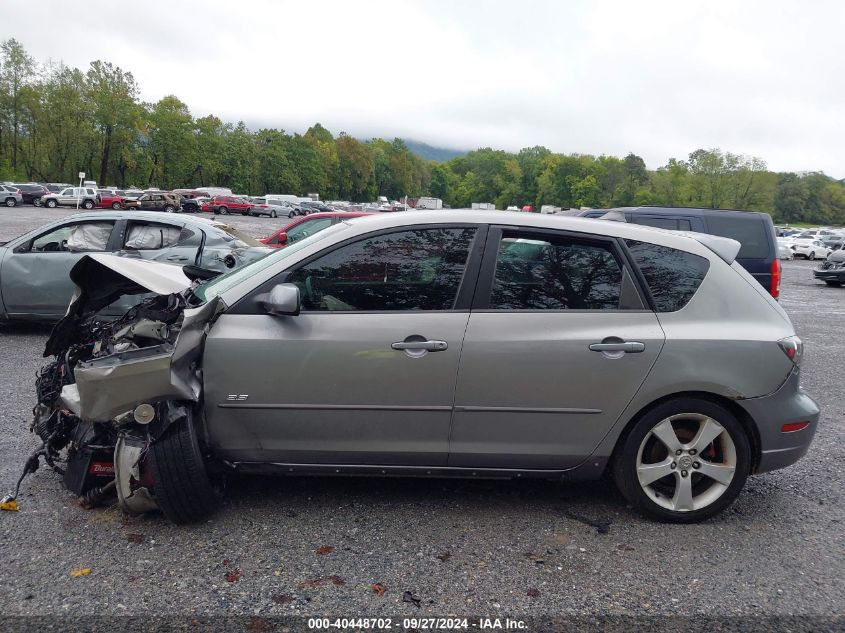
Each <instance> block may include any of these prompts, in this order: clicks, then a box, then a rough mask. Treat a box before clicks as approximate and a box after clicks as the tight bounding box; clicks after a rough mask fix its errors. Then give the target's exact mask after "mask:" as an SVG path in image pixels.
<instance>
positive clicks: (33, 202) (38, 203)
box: [32, 198, 41, 207]
mask: <svg viewBox="0 0 845 633" xmlns="http://www.w3.org/2000/svg"><path fill="white" fill-rule="evenodd" d="M32 204H34V205H35V206H36V207H40V206H41V198H34V199H33V200H32Z"/></svg>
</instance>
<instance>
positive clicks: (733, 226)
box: [579, 207, 781, 297]
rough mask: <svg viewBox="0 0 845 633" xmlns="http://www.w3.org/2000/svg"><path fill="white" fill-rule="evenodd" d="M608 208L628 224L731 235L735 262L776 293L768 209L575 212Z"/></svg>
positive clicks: (777, 284) (775, 257) (774, 248)
mask: <svg viewBox="0 0 845 633" xmlns="http://www.w3.org/2000/svg"><path fill="white" fill-rule="evenodd" d="M609 211H616V212H618V213H619V214H621V215H622V216H623V217H624V218H625V221H626V222H630V223H632V224H641V225H644V226H653V227H656V228H660V229H668V230H670V231H695V232H697V233H709V234H710V235H718V236H721V237H729V238H731V239H734V240H736V241H737V242H739V243H740V244H741V245H742V246H741V247H740V249H739V254H738V255H737V257H736V261H737V263H739V265H740V266H742V267H743V268H745V270H747V271H748V272H749V273H751V275H752V276H753V277H754V279H756V280H757V281H758V282H760V285H761V286H763V287H764V288H765V289H766V290H768V291H769V293H770V294H771V295H772V296H773V297H777V296H778V295H779V294H780V279H781V264H780V259H778V249H777V244H776V243H775V227H774V224H773V223H772V218H771V216H770V215H769V214H768V213H757V212H753V211H736V210H732V209H693V208H685V207H623V208H618V209H589V210H586V211H582V212H581V213H580V214H579V215H581V216H583V217H588V218H599V217H601V216H603V215H604V214H606V213H608V212H609Z"/></svg>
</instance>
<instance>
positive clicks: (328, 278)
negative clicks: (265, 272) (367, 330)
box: [288, 228, 476, 312]
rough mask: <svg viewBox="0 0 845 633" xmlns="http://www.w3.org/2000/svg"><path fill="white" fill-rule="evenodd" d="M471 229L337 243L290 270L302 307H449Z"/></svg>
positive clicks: (415, 232)
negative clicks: (340, 245)
mask: <svg viewBox="0 0 845 633" xmlns="http://www.w3.org/2000/svg"><path fill="white" fill-rule="evenodd" d="M475 232H476V229H475V228H426V229H414V230H408V231H401V232H397V233H388V234H384V235H377V236H374V237H370V238H367V239H364V240H361V241H358V242H354V243H352V244H348V245H346V246H342V247H340V248H338V249H336V250H334V251H332V252H330V253H328V254H327V255H324V256H322V257H320V258H319V259H317V260H315V261H313V262H310V263H308V264H306V265H305V266H303V267H302V268H299V269H298V270H296V271H295V272H293V273H292V274H291V275H290V276H289V277H288V281H289V282H292V283H295V284H296V285H297V286H299V290H300V296H301V297H302V308H303V309H304V310H316V311H333V312H334V311H337V312H351V311H361V310H369V311H397V310H451V309H452V308H453V306H454V304H455V299H456V298H457V296H458V288H459V287H460V285H461V279H462V278H463V274H464V269H465V267H466V262H467V258H468V257H469V252H470V248H471V245H472V240H473V238H474V237H475Z"/></svg>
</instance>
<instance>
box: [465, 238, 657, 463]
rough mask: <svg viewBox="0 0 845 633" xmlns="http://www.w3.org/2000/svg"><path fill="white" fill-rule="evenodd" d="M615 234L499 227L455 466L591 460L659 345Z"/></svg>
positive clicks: (486, 269) (470, 349) (469, 363)
mask: <svg viewBox="0 0 845 633" xmlns="http://www.w3.org/2000/svg"><path fill="white" fill-rule="evenodd" d="M624 261H625V260H624V257H623V256H622V254H621V252H620V250H619V247H618V245H617V244H616V243H615V241H614V240H611V239H602V238H596V237H593V236H585V235H579V234H568V233H563V232H557V231H539V232H538V231H533V232H529V231H521V230H520V231H515V230H498V229H491V232H490V238H489V241H488V247H487V249H486V250H485V262H484V264H483V266H482V273H481V277H480V280H479V288H478V290H477V292H476V301H475V303H474V304H473V310H472V315H471V317H470V320H469V324H468V327H467V333H466V336H465V338H464V349H463V354H462V357H461V363H460V370H459V373H458V383H457V391H456V395H455V415H454V422H453V429H452V442H451V454H450V457H449V465H450V466H460V467H471V468H482V467H490V468H532V469H549V470H560V469H567V468H571V467H573V466H576V465H577V464H578V463H580V462H581V461H583V460H584V458H585V457H586V456H588V455H589V454H590V453H591V452H592V451H593V450H594V449H595V447H596V446H597V445H598V444H599V442H600V441H601V439H602V438H603V437H604V436H605V434H606V433H607V432H608V431H609V430H610V428H611V426H612V425H613V423H614V422H615V421H616V419H617V418H618V417H619V415H620V414H621V412H622V411H623V409H624V408H625V406H626V405H627V404H628V403H629V402H630V401H631V399H632V398H633V396H634V394H635V393H636V392H637V390H638V389H639V387H640V385H641V384H642V383H643V381H644V380H645V378H646V376H647V374H648V372H649V370H650V369H651V367H652V365H653V364H654V361H655V360H656V358H657V356H658V354H659V352H660V349H661V347H662V345H663V340H664V336H663V331H662V329H661V327H660V325H659V323H658V321H657V318H656V316H655V315H654V313H653V312H651V311H650V310H647V309H645V304H644V303H643V302H642V300H641V298H640V295H639V293H638V291H637V288H636V286H635V284H634V282H633V281H632V277H631V274H630V271H629V270H628V269H627V266H626V265H625V264H624Z"/></svg>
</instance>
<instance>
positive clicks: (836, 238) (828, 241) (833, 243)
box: [820, 234, 845, 251]
mask: <svg viewBox="0 0 845 633" xmlns="http://www.w3.org/2000/svg"><path fill="white" fill-rule="evenodd" d="M820 241H821V243H822V244H824V245H825V246H827V247H828V248H829V249H831V250H834V251H838V250H839V249H841V248H842V246H843V244H845V236H843V235H842V234H835V235H825V236H824V237H822V238H821V240H820Z"/></svg>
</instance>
